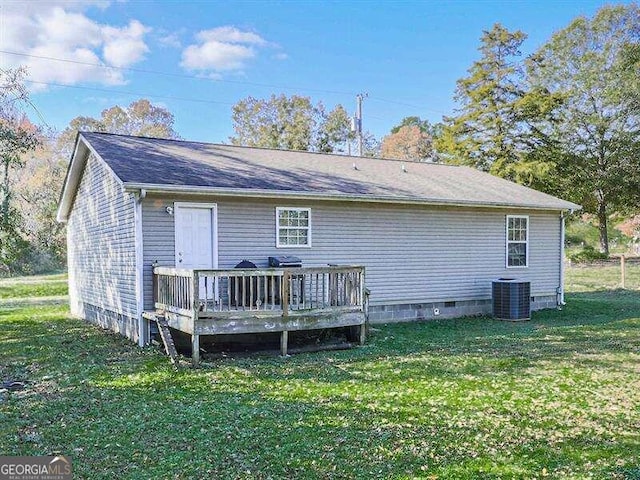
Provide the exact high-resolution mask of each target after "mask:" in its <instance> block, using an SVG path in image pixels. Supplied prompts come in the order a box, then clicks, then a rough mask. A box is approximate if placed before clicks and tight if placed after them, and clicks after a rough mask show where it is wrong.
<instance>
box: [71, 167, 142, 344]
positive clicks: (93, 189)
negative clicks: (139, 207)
mask: <svg viewBox="0 0 640 480" xmlns="http://www.w3.org/2000/svg"><path fill="white" fill-rule="evenodd" d="M134 208H135V201H134V199H133V197H132V195H131V194H129V193H126V192H124V190H123V188H122V186H121V184H120V183H119V181H118V180H117V179H116V178H115V177H114V175H113V174H112V173H111V171H110V170H109V169H108V168H107V167H106V165H105V164H104V163H103V162H102V161H101V160H99V159H97V158H95V157H94V156H93V155H89V158H88V160H87V164H86V167H85V171H84V173H83V175H82V180H81V182H80V185H79V188H78V191H77V194H76V198H75V201H74V204H73V208H72V210H71V213H70V216H69V220H68V224H67V244H68V268H69V289H70V301H71V308H72V312H73V313H75V314H77V315H80V316H82V317H84V318H87V319H88V320H92V321H96V322H98V323H101V324H103V325H104V326H107V327H109V328H113V329H116V330H118V331H120V332H121V333H123V334H125V335H127V336H129V337H130V338H136V337H137V332H134V331H132V329H133V328H135V322H134V321H133V320H132V319H135V318H137V303H136V288H135V287H136V274H135V269H136V265H135V220H134ZM103 319H106V320H103Z"/></svg>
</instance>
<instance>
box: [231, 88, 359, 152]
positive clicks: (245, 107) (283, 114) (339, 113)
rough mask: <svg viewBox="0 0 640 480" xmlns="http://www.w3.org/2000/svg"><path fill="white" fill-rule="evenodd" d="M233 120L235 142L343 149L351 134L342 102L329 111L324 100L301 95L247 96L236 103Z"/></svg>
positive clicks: (269, 146) (276, 146) (333, 150)
mask: <svg viewBox="0 0 640 480" xmlns="http://www.w3.org/2000/svg"><path fill="white" fill-rule="evenodd" d="M232 120H233V129H234V131H235V135H234V136H232V137H230V140H231V143H233V144H234V145H245V146H250V147H264V148H277V149H285V150H310V151H320V152H327V153H330V152H336V151H341V149H342V148H343V147H344V144H345V143H346V141H347V139H348V138H349V135H350V134H349V124H350V122H349V117H348V115H347V113H346V111H345V109H344V108H343V107H342V106H341V105H338V106H337V107H336V108H335V109H334V110H332V111H331V112H329V113H326V111H325V108H324V106H323V105H322V104H321V103H319V104H317V105H314V104H313V103H312V101H311V99H310V98H309V97H301V96H298V95H292V96H291V97H287V96H286V95H279V96H276V95H271V97H270V98H269V99H266V100H264V99H262V100H261V99H257V98H254V97H247V98H245V99H243V100H240V101H239V102H238V103H236V104H235V105H234V106H233V114H232Z"/></svg>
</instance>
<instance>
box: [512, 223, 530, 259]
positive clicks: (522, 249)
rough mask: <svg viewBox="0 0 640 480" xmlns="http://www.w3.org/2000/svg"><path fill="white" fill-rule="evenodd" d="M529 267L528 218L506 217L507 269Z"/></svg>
mask: <svg viewBox="0 0 640 480" xmlns="http://www.w3.org/2000/svg"><path fill="white" fill-rule="evenodd" d="M528 266H529V217H527V216H526V215H507V268H515V267H528Z"/></svg>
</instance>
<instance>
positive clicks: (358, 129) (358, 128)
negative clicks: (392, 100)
mask: <svg viewBox="0 0 640 480" xmlns="http://www.w3.org/2000/svg"><path fill="white" fill-rule="evenodd" d="M368 96H369V94H367V93H359V94H357V95H356V115H355V118H354V122H353V128H352V131H355V133H356V135H357V137H358V156H359V157H361V156H362V143H363V137H362V100H364V99H365V98H367V97H368Z"/></svg>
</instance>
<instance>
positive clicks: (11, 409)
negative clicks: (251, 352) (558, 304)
mask: <svg viewBox="0 0 640 480" xmlns="http://www.w3.org/2000/svg"><path fill="white" fill-rule="evenodd" d="M54 283H55V282H54ZM36 285H40V284H39V283H36V284H34V291H33V293H31V294H28V295H26V296H28V297H31V296H36V295H37V293H35V292H39V291H41V290H38V289H39V288H40V287H36ZM53 288H54V287H52V289H53ZM55 288H57V287H55ZM42 291H45V292H46V293H42V294H43V295H45V296H49V295H53V294H52V293H51V290H47V289H46V288H44V290H42ZM56 292H57V290H56ZM567 302H568V305H567V306H566V308H565V309H564V310H563V311H555V310H552V311H545V312H540V313H536V314H535V315H534V317H533V319H532V321H530V322H524V323H505V322H499V321H495V320H491V319H487V318H470V319H459V320H440V321H430V322H423V323H414V324H404V325H393V326H387V327H380V328H378V329H376V330H375V331H374V332H373V333H372V336H371V337H370V339H369V341H368V344H367V345H366V346H364V347H361V348H357V349H353V350H347V351H333V352H321V353H314V354H302V355H296V356H293V357H290V358H287V359H281V358H277V357H271V358H268V357H267V358H264V357H263V358H242V359H238V358H237V359H226V360H219V361H215V362H212V363H208V364H205V365H204V367H203V368H201V369H199V370H192V369H190V368H182V369H180V370H178V371H176V370H174V369H173V368H172V367H171V366H170V364H169V362H168V361H167V359H166V357H164V356H162V355H160V354H158V353H157V352H156V351H155V350H153V349H151V348H149V349H145V350H140V349H138V348H137V347H136V346H134V345H132V344H131V343H129V342H128V341H126V340H125V339H124V338H122V337H120V336H118V335H114V334H108V333H105V332H104V331H101V330H100V329H98V328H95V327H93V326H90V325H87V324H85V323H83V322H81V321H78V320H74V319H70V318H69V316H68V310H67V308H66V307H65V306H63V305H37V304H31V305H26V304H25V305H15V306H11V307H4V308H3V307H2V306H1V305H0V327H1V328H2V337H1V340H0V351H1V352H2V353H1V355H0V379H5V380H6V379H13V380H24V381H26V382H27V388H25V389H24V390H22V391H16V392H4V393H0V453H2V454H5V455H33V454H54V453H63V454H69V455H71V456H72V458H73V462H74V470H75V473H76V477H75V478H92V479H94V478H95V479H99V478H104V479H111V478H185V479H187V478H189V479H191V478H225V479H226V478H274V479H279V478H367V479H368V478H425V479H433V478H439V479H446V478H469V479H475V478H505V479H506V478H523V479H525V478H526V479H531V478H550V479H555V478H575V479H584V478H602V479H605V478H607V479H609V478H614V479H616V478H617V479H623V478H628V479H638V478H640V292H638V291H626V292H625V291H592V292H580V293H573V294H569V295H568V296H567Z"/></svg>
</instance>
